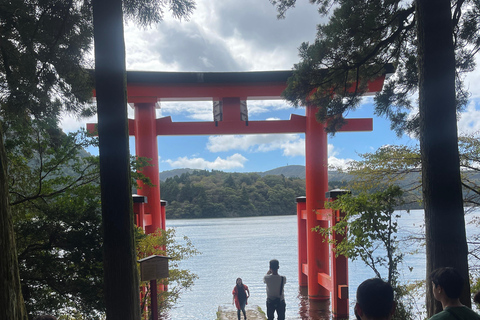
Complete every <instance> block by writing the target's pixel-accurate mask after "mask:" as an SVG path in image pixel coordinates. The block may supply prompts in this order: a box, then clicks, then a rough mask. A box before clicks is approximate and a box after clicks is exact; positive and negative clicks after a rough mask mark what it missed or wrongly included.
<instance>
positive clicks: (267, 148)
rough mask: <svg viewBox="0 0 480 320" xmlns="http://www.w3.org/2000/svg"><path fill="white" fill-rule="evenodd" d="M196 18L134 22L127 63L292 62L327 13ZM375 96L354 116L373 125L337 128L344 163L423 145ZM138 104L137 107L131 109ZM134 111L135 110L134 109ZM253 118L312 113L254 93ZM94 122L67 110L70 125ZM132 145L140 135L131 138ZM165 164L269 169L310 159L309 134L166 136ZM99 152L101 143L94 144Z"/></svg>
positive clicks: (164, 108) (211, 8)
mask: <svg viewBox="0 0 480 320" xmlns="http://www.w3.org/2000/svg"><path fill="white" fill-rule="evenodd" d="M196 2H197V9H196V10H195V12H194V14H193V16H192V17H191V19H190V20H189V21H184V20H182V21H178V20H175V19H173V18H171V17H170V16H169V15H168V14H167V15H166V16H165V20H164V21H163V22H162V23H160V24H158V25H155V26H153V27H151V28H148V29H139V28H137V27H135V26H134V25H133V23H127V25H126V26H125V45H126V53H127V69H128V70H142V71H184V72H191V71H203V72H228V71H269V70H290V69H291V68H292V66H293V64H294V63H296V62H298V55H297V54H298V49H297V48H298V47H299V45H300V44H301V43H302V42H304V41H312V40H314V37H315V32H316V25H317V24H318V23H320V22H321V20H320V19H321V18H320V16H319V15H318V13H317V11H316V7H315V6H313V5H311V4H310V3H309V2H308V1H306V0H298V1H297V5H296V7H295V8H293V9H291V10H290V11H289V12H288V13H287V17H286V19H283V20H278V19H277V17H276V15H277V14H276V11H275V8H274V7H273V6H272V5H271V4H270V2H269V1H268V0H242V1H238V0H197V1H196ZM479 81H480V72H479V71H478V70H477V71H475V72H473V73H471V74H469V75H468V77H467V83H468V86H469V90H470V92H471V93H472V97H471V101H470V103H469V105H468V107H467V108H466V110H465V112H464V113H463V114H462V116H461V117H460V119H459V123H458V127H459V131H460V132H462V133H468V132H476V131H478V130H479V129H480V107H479V106H478V103H479V102H480V88H479V86H478V85H477V84H478V83H480V82H479ZM372 101H373V100H372V98H365V99H364V103H363V104H362V105H361V107H360V108H359V109H358V111H356V112H353V113H350V114H349V115H348V117H350V118H374V125H373V127H374V129H373V132H359V133H337V134H336V135H335V136H334V137H329V140H328V143H329V145H328V150H329V164H331V165H337V166H343V165H345V164H346V163H347V162H348V161H349V160H351V159H354V160H358V159H359V156H358V154H359V153H365V152H372V151H374V150H376V149H377V148H379V147H380V146H382V145H385V144H408V145H416V144H417V143H418V142H417V141H415V140H411V139H409V138H408V137H402V138H398V137H396V136H395V134H394V133H393V132H392V131H391V130H390V124H389V123H388V122H387V121H386V120H384V119H381V118H377V117H374V116H373V106H372ZM130 111H133V110H130ZM131 113H132V115H130V117H131V118H133V112H131ZM248 114H249V120H266V119H282V120H287V119H289V118H290V115H291V114H299V115H304V114H305V111H304V109H303V108H302V109H295V108H292V107H291V106H289V105H288V104H287V103H286V102H284V101H280V100H279V101H249V102H248ZM164 116H171V117H172V120H173V121H212V120H213V116H212V103H211V102H205V101H203V102H189V103H185V102H169V103H162V105H161V109H160V110H158V112H157V117H164ZM86 122H96V119H87V120H82V121H77V120H76V119H72V118H69V117H67V116H66V117H65V118H64V120H63V122H62V127H63V128H64V130H65V131H72V130H76V129H77V128H79V127H82V126H83V127H84V126H85V123H86ZM130 144H131V150H132V153H133V152H134V150H135V147H134V144H135V142H134V139H133V138H132V139H130ZM158 146H159V163H160V171H165V170H171V169H175V168H196V169H216V170H223V171H231V172H251V171H266V170H270V169H273V168H276V167H280V166H286V165H293V164H299V165H304V164H305V158H304V154H305V148H304V136H303V135H301V134H278V135H248V136H240V135H239V136H192V137H185V136H182V137H159V138H158ZM89 151H90V152H92V153H98V150H89Z"/></svg>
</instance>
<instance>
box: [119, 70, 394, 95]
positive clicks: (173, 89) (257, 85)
mask: <svg viewBox="0 0 480 320" xmlns="http://www.w3.org/2000/svg"><path fill="white" fill-rule="evenodd" d="M292 74H293V71H291V70H281V71H250V72H148V71H147V72H145V71H127V92H128V102H130V103H149V102H156V101H162V100H164V101H168V100H176V101H178V100H197V101H198V100H221V99H222V98H225V97H237V98H240V99H241V100H247V99H254V100H264V99H280V98H281V94H282V92H283V91H284V90H285V88H286V87H287V80H288V78H289V77H290V76H292ZM384 78H385V77H379V78H378V79H376V80H374V81H372V82H370V83H369V88H368V91H369V92H377V91H380V90H381V88H382V86H383V81H384Z"/></svg>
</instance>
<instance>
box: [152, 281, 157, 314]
mask: <svg viewBox="0 0 480 320" xmlns="http://www.w3.org/2000/svg"><path fill="white" fill-rule="evenodd" d="M150 306H151V309H152V310H151V311H152V320H157V319H158V295H157V280H150Z"/></svg>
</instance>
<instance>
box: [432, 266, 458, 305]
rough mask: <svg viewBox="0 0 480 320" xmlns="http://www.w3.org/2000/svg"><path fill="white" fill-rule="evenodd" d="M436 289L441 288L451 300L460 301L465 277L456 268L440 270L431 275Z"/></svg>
mask: <svg viewBox="0 0 480 320" xmlns="http://www.w3.org/2000/svg"><path fill="white" fill-rule="evenodd" d="M430 281H432V282H433V283H434V285H435V287H437V286H440V287H442V288H443V290H445V294H446V295H447V297H449V298H450V299H458V298H460V295H461V294H462V290H463V281H464V279H463V277H462V275H461V274H460V272H458V271H457V270H456V269H455V268H450V267H446V268H439V269H436V270H433V272H432V273H431V274H430Z"/></svg>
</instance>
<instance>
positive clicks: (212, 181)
mask: <svg viewBox="0 0 480 320" xmlns="http://www.w3.org/2000/svg"><path fill="white" fill-rule="evenodd" d="M331 187H332V188H333V187H335V188H338V187H339V185H338V182H337V183H335V184H334V185H333V184H332V185H331ZM160 193H161V197H162V200H166V201H168V206H167V208H166V209H167V210H166V213H167V218H170V219H178V218H220V217H243V216H267V215H291V214H296V210H297V209H296V202H295V199H296V198H297V197H299V196H304V195H305V179H301V178H294V177H290V178H287V177H285V176H283V175H266V176H263V177H262V176H260V175H259V174H257V173H227V172H222V171H215V170H213V171H206V170H203V171H202V170H196V171H193V172H191V173H189V172H187V173H183V174H181V175H180V176H175V177H171V178H168V179H166V180H165V181H164V182H161V185H160Z"/></svg>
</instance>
